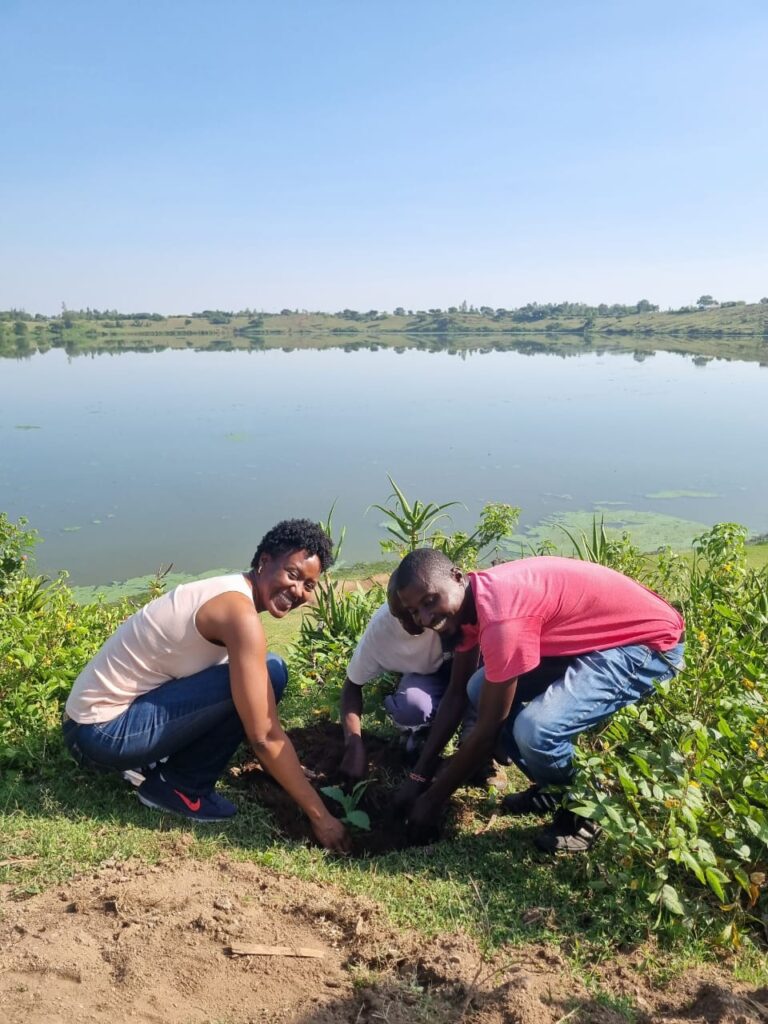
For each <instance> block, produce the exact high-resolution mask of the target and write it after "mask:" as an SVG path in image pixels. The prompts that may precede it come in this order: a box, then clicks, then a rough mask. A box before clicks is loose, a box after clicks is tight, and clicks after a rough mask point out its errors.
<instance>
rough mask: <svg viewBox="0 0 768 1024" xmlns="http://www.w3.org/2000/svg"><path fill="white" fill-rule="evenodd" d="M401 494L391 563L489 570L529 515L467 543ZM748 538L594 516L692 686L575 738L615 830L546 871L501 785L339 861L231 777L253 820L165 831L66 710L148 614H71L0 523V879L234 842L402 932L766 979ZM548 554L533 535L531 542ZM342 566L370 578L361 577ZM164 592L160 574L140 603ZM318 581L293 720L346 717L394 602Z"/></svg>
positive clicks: (294, 647) (760, 551)
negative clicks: (669, 617) (89, 751)
mask: <svg viewBox="0 0 768 1024" xmlns="http://www.w3.org/2000/svg"><path fill="white" fill-rule="evenodd" d="M393 488H394V493H393V494H392V495H391V496H390V498H389V499H388V503H387V504H386V505H385V506H377V507H378V508H379V509H381V511H382V512H383V513H384V514H385V516H386V517H387V524H388V526H387V529H388V533H389V539H388V540H387V541H385V542H384V543H383V545H382V548H383V554H384V555H385V556H387V557H389V558H399V557H400V556H401V555H402V553H403V552H404V551H405V550H407V549H409V548H411V547H413V546H421V545H423V544H431V545H433V546H438V547H440V548H442V549H443V550H445V551H446V552H447V553H449V554H450V555H451V557H452V558H454V560H458V561H459V563H460V564H462V565H464V566H470V565H475V564H481V563H483V562H487V561H488V559H489V558H492V557H494V555H495V553H496V552H497V549H498V543H499V541H500V539H501V538H503V537H506V536H510V535H511V534H512V532H513V530H514V528H515V525H516V521H517V518H518V516H519V509H516V508H512V507H511V506H508V505H488V506H486V508H485V509H484V510H483V514H482V517H481V520H480V522H479V524H478V526H477V528H476V529H475V531H474V532H473V533H471V534H466V533H449V532H446V530H447V523H449V520H448V517H447V515H446V513H445V509H446V508H448V506H436V505H433V504H422V503H420V502H413V503H412V504H408V503H407V502H406V501H405V497H404V495H402V493H401V492H400V491H399V490H398V489H397V488H396V487H395V485H394V484H393ZM746 532H747V531H746V530H745V529H743V528H742V527H739V526H737V525H735V524H727V523H726V524H720V525H718V526H715V527H712V528H711V529H709V530H706V531H705V532H704V533H702V534H701V535H700V536H699V537H698V538H697V539H696V540H695V541H694V543H693V545H692V547H691V548H690V549H689V550H688V551H687V552H685V553H680V552H677V553H676V552H674V551H672V550H671V549H669V548H667V549H663V550H661V551H658V552H655V553H647V552H646V553H644V552H642V551H641V550H640V549H639V548H638V547H636V546H635V545H634V544H633V543H632V540H631V537H630V536H629V534H627V533H626V532H624V533H621V534H617V533H609V532H607V531H606V530H605V529H604V528H603V527H602V525H601V524H600V523H599V521H598V520H596V519H594V520H593V523H592V528H591V531H581V532H580V533H579V532H574V533H573V534H572V536H571V538H570V539H571V541H572V544H573V555H574V557H581V558H586V559H589V560H592V561H599V562H600V563H601V564H606V565H611V566H613V567H614V568H617V569H619V570H621V571H623V572H625V573H626V574H627V575H630V576H633V577H635V578H637V579H639V580H640V581H641V582H643V583H645V584H647V585H648V586H651V587H653V589H655V590H657V591H659V592H660V593H662V594H663V595H664V596H665V597H667V598H668V599H669V600H672V601H674V602H676V603H677V604H678V605H679V607H681V609H682V611H683V613H684V615H685V618H686V624H687V647H686V668H685V670H684V672H683V674H682V675H681V676H680V678H679V679H678V680H677V681H676V682H675V683H672V684H669V683H666V684H663V685H662V686H660V687H659V692H658V693H657V695H656V696H655V698H654V699H653V700H650V701H647V702H644V703H643V704H642V705H638V706H632V707H629V708H626V709H624V711H622V712H619V713H618V714H617V715H615V716H614V717H613V718H612V719H611V720H610V722H609V723H608V724H607V725H606V726H604V727H603V728H602V729H600V730H598V731H596V732H595V733H593V734H591V735H589V736H586V737H583V738H582V741H581V742H580V744H579V753H578V758H579V767H580V773H579V777H578V780H577V784H576V787H575V789H574V791H573V794H572V796H573V799H575V800H576V807H577V813H578V808H579V807H580V808H581V810H582V813H585V814H588V815H589V816H590V817H593V818H596V819H597V820H599V821H600V822H601V824H602V826H603V830H604V838H603V839H602V841H601V842H600V843H599V844H598V845H597V846H596V847H595V849H594V850H593V851H592V852H591V853H590V854H589V855H588V856H585V857H582V858H565V859H554V860H548V859H545V860H542V858H541V857H539V856H538V855H537V854H536V853H535V852H534V851H533V850H532V849H531V848H530V847H529V845H528V844H527V843H526V841H525V840H526V835H527V833H528V832H529V831H530V827H529V825H526V824H525V823H522V825H521V824H520V823H517V822H516V821H511V820H510V819H507V818H505V817H504V816H503V815H501V814H498V813H497V811H498V796H497V795H494V794H493V793H491V794H490V795H487V794H486V795H484V794H482V793H480V792H478V791H475V790H469V791H466V790H465V791H460V792H459V794H458V795H457V797H456V798H455V804H454V812H453V814H452V816H451V818H450V820H449V825H448V828H449V838H448V839H447V841H445V842H442V843H438V844H436V845H435V846H433V847H431V848H429V849H424V848H419V847H413V848H410V849H406V850H402V851H398V852H393V853H390V854H386V855H384V856H381V857H377V858H374V859H370V860H366V859H363V860H344V859H342V860H339V859H334V858H329V857H327V856H326V855H324V853H323V852H322V851H320V850H319V849H316V848H312V847H308V846H306V845H304V844H301V843H296V842H290V841H287V840H286V839H284V838H283V837H282V836H281V835H280V834H279V833H278V832H277V831H276V829H275V827H274V824H273V822H272V820H271V817H270V815H269V812H267V811H265V810H264V809H263V808H261V807H260V806H259V805H258V804H256V803H254V802H252V801H250V800H248V799H247V798H246V796H245V794H244V793H243V792H237V790H238V786H241V785H242V783H241V782H240V781H239V780H238V777H237V775H232V776H231V777H229V778H227V779H226V780H225V782H224V789H225V791H234V793H235V799H236V800H237V801H238V803H239V804H240V806H241V813H240V814H239V815H238V817H237V818H236V819H234V821H233V822H232V823H231V824H228V825H227V826H222V827H221V829H220V830H219V831H218V832H215V833H211V832H210V831H206V830H205V829H202V828H201V829H200V830H197V829H194V828H192V829H190V826H189V824H188V823H176V822H168V821H166V820H164V819H163V820H160V821H158V818H157V815H156V814H154V813H153V812H149V811H147V810H146V809H144V808H142V807H141V806H140V805H139V804H138V802H137V801H136V800H135V799H134V798H133V795H132V792H131V789H130V787H128V786H127V785H125V784H124V783H123V782H122V781H121V780H120V779H119V778H117V777H113V776H110V775H105V776H99V775H92V774H89V773H85V772H83V771H82V770H80V769H79V768H77V767H76V766H75V765H74V764H73V763H72V762H71V761H70V760H69V759H68V758H67V756H66V755H65V752H64V749H63V745H62V743H61V739H60V731H59V718H60V713H61V708H62V705H63V702H64V700H65V699H66V696H67V694H68V692H69V689H70V687H71V684H72V682H73V680H74V678H75V677H76V675H77V674H78V672H79V671H80V669H81V668H82V666H83V665H84V664H85V662H86V661H87V660H88V659H89V658H90V657H92V655H93V654H94V653H95V652H96V650H98V648H99V647H100V645H101V644H102V643H103V641H104V639H105V638H106V637H107V636H108V635H109V634H111V633H112V632H113V631H114V629H115V628H116V626H117V625H118V624H119V622H120V621H122V619H123V618H124V617H125V616H126V615H127V614H128V613H129V612H130V611H131V610H132V608H134V607H135V602H133V601H129V600H127V599H122V600H118V601H116V602H114V603H107V602H105V601H103V600H99V601H95V602H93V601H92V602H90V603H86V604H78V603H77V602H76V601H75V600H74V598H73V594H72V591H71V590H70V589H69V588H68V587H67V585H66V581H65V580H64V579H63V578H62V579H59V580H57V581H54V582H52V583H51V582H50V581H47V580H45V579H44V578H42V577H39V576H36V575H35V574H34V572H33V570H32V569H31V565H32V563H31V561H30V558H29V556H30V554H31V552H32V550H33V547H34V543H35V539H36V538H35V535H34V532H33V531H31V530H29V529H28V528H27V526H26V523H25V522H24V521H20V522H19V523H13V522H11V521H10V520H9V519H8V517H7V516H5V515H4V514H2V513H0V835H2V837H3V839H2V853H1V854H0V884H5V885H7V886H8V887H9V892H10V893H11V894H15V895H16V896H17V897H18V898H23V896H24V895H25V894H29V893H31V892H36V891H39V890H41V889H42V888H44V887H47V886H50V885H51V884H52V883H53V884H55V883H56V882H57V881H59V880H61V879H64V878H67V877H70V876H71V875H73V874H77V873H82V872H85V871H90V870H94V869H95V868H96V867H97V866H98V865H99V864H101V863H102V862H103V861H104V860H105V859H108V858H115V857H117V858H127V857H138V858H141V859H143V860H145V861H149V862H156V861H158V860H162V859H163V858H164V857H167V856H172V855H174V853H176V854H178V849H179V837H180V835H184V837H185V838H184V840H183V842H184V849H185V855H186V856H191V857H199V858H211V857H215V856H216V855H217V854H219V853H222V852H226V853H227V855H228V856H231V857H234V858H238V859H243V860H250V861H254V862H256V863H258V864H261V865H264V866H267V867H270V868H273V869H276V870H278V871H280V872H281V873H283V874H287V875H289V876H290V875H294V876H297V877H312V878H314V879H315V880H316V881H320V882H331V883H333V884H334V885H337V886H339V887H341V888H342V889H343V890H344V891H346V892H348V893H349V894H350V895H353V896H354V895H355V894H361V895H365V896H366V897H367V898H369V899H372V900H374V901H376V902H377V903H378V904H379V905H381V906H382V907H383V908H384V909H385V910H386V911H387V913H388V914H389V915H390V917H391V919H392V920H393V921H394V923H396V924H398V925H400V926H402V927H407V928H415V929H418V930H421V931H422V932H423V933H425V934H436V933H437V932H440V931H446V930H449V931H450V930H453V929H455V928H456V927H457V925H458V924H459V923H460V925H461V927H464V928H466V929H468V930H469V931H470V932H471V933H473V934H475V935H476V936H478V937H480V938H481V939H482V941H483V942H484V944H485V945H486V946H487V949H488V950H489V951H490V950H493V949H496V948H498V947H499V946H501V945H503V944H507V943H530V942H546V943H553V944H557V945H558V946H559V948H560V949H561V950H562V951H563V952H564V954H565V955H566V956H567V957H568V958H569V959H570V961H571V962H572V963H573V964H581V965H582V966H585V965H588V964H595V963H598V962H599V961H600V960H601V959H603V958H604V957H606V956H612V955H613V954H614V953H615V952H616V950H617V949H619V948H627V947H629V948H632V949H635V950H637V951H638V954H639V956H640V958H641V960H642V961H643V962H644V964H645V967H646V969H647V970H648V971H649V972H651V973H654V972H656V973H657V974H658V973H677V972H680V971H683V970H685V969H686V968H688V967H689V966H690V965H691V964H692V963H702V962H706V961H711V960H713V959H717V960H720V961H721V962H722V961H723V958H724V957H726V958H727V962H728V964H729V965H730V968H731V969H732V971H733V972H734V974H735V975H736V976H738V977H740V978H743V979H745V980H747V979H748V980H755V981H759V982H760V983H763V984H765V983H766V982H768V972H767V969H766V964H765V956H764V949H765V941H766V932H765V922H766V920H767V919H768V918H766V911H768V757H766V752H767V751H768V564H766V562H767V561H768V543H766V538H761V539H760V543H759V544H757V545H754V546H748V545H747V544H746V542H745V541H746ZM548 550H551V548H549V547H548V546H547V543H546V542H542V544H541V548H540V552H541V553H544V552H546V551H548ZM536 553H538V552H536ZM389 564H390V563H389V562H384V563H379V564H378V565H377V566H376V567H375V568H376V569H377V570H379V569H383V570H384V571H386V569H387V568H388V566H389ZM344 575H347V577H350V576H351V577H352V579H354V578H356V577H358V578H359V577H360V576H367V575H369V573H368V567H360V566H358V567H354V568H353V569H349V570H347V573H346V574H344ZM169 582H171V581H163V580H162V579H158V580H156V581H154V583H153V584H152V586H151V587H150V588H149V594H148V595H147V596H152V595H154V594H157V593H160V592H162V590H163V589H164V587H165V586H166V585H167V584H168V583H169ZM318 590H319V592H318V600H317V605H316V607H314V608H311V609H309V610H307V611H306V612H305V613H304V614H302V615H296V616H294V618H293V619H292V621H290V622H289V621H286V622H273V621H272V620H269V621H268V622H266V623H265V626H267V628H268V632H269V638H270V642H271V643H272V644H274V645H275V646H276V647H278V648H279V649H282V650H283V651H285V652H286V653H287V654H288V657H289V659H290V673H291V679H292V682H291V686H290V687H289V691H288V694H287V696H286V700H285V701H284V703H283V705H281V717H282V718H283V721H284V724H285V725H286V727H287V728H291V727H296V726H303V727H305V728H306V727H311V726H312V723H314V722H317V721H318V720H320V721H323V720H327V719H329V718H330V719H331V720H338V706H339V693H340V690H341V687H342V685H343V681H344V676H345V670H346V665H347V663H348V659H349V656H350V654H351V652H352V650H353V648H354V645H355V643H356V640H357V637H358V636H359V634H360V631H361V630H362V628H363V626H364V624H365V622H366V621H367V618H368V617H369V616H370V614H372V612H373V610H374V609H375V608H376V607H378V605H379V604H380V603H381V601H382V600H383V595H384V591H383V589H382V588H381V586H380V585H376V584H375V583H374V585H373V586H371V587H369V588H367V589H366V588H363V587H359V586H355V585H354V584H353V583H352V584H350V582H349V579H347V581H346V582H345V581H342V580H339V579H334V578H333V577H331V578H328V579H326V580H325V581H324V582H323V584H322V585H321V587H320V588H318ZM391 685H392V681H391V680H389V679H387V678H386V677H383V678H382V679H380V680H378V681H377V682H375V683H373V684H371V686H370V687H366V694H365V711H366V716H367V719H366V720H367V723H370V728H371V730H372V731H374V732H379V733H380V734H381V735H391V731H390V727H389V726H388V725H387V723H386V722H385V721H384V717H383V714H382V712H381V700H382V696H383V693H384V692H386V689H387V687H388V686H391ZM520 781H521V780H520V779H518V780H517V782H520ZM530 824H531V825H532V824H533V822H532V823H530ZM414 881H417V882H418V884H415V885H414V884H413V883H414ZM531 907H536V908H539V909H541V910H542V913H541V914H538V915H537V917H536V919H535V920H531V919H530V918H528V917H526V914H527V912H528V911H530V908H531Z"/></svg>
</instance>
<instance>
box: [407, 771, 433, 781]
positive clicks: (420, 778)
mask: <svg viewBox="0 0 768 1024" xmlns="http://www.w3.org/2000/svg"><path fill="white" fill-rule="evenodd" d="M408 778H409V779H410V780H411V782H424V783H430V782H431V781H432V780H431V779H427V778H425V776H423V775H419V774H418V772H408Z"/></svg>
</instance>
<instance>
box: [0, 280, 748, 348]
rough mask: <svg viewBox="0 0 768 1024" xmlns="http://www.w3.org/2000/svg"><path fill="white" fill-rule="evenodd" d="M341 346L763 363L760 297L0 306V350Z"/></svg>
mask: <svg viewBox="0 0 768 1024" xmlns="http://www.w3.org/2000/svg"><path fill="white" fill-rule="evenodd" d="M331 347H343V348H345V349H348V350H354V349H356V348H379V347H381V348H395V349H398V350H399V349H405V348H420V349H425V350H428V351H449V352H464V351H476V350H480V351H484V350H486V349H487V350H494V349H497V350H498V349H501V350H507V349H509V350H514V351H521V352H530V353H536V352H552V353H556V354H561V355H567V354H578V353H581V352H585V351H596V352H603V351H629V352H632V353H634V354H635V356H636V358H638V359H643V358H646V357H647V356H649V355H650V354H652V353H653V352H655V351H657V350H665V351H671V352H680V353H681V354H686V355H691V356H693V357H694V358H697V359H701V360H704V361H706V360H708V359H715V358H717V359H743V360H751V361H757V362H761V363H764V362H766V361H768V298H763V299H761V300H760V302H757V303H746V302H741V301H733V302H721V303H716V302H715V301H714V300H713V299H712V298H711V296H706V295H705V296H701V297H700V299H699V301H698V303H697V304H696V305H693V306H684V307H682V308H680V309H676V310H673V309H669V310H664V311H662V310H659V309H658V307H657V306H654V305H653V304H652V303H650V302H648V301H647V300H645V299H643V300H641V301H639V302H638V303H636V304H635V305H633V306H627V305H618V304H613V305H608V304H600V305H598V306H590V305H586V304H585V303H571V302H563V303H545V304H540V303H529V304H528V305H526V306H522V307H519V308H516V309H503V308H496V309H492V308H491V307H489V306H479V307H476V306H468V305H467V303H466V302H464V303H462V304H461V305H459V306H450V307H448V309H436V308H432V309H428V310H406V309H404V308H402V307H398V308H397V309H395V310H394V311H393V312H391V313H390V312H384V311H380V310H368V311H367V312H360V311H358V310H353V309H344V310H340V311H338V312H336V313H322V312H310V311H307V310H298V309H294V310H290V309H284V310H282V311H281V312H279V313H266V312H260V311H256V310H252V309H245V310H240V311H237V312H233V311H226V310H204V311H203V312H197V313H190V314H186V315H178V316H162V315H160V314H158V313H146V312H140V313H119V312H118V311H116V310H106V311H100V310H95V309H86V310H77V311H75V310H64V311H63V312H62V313H61V314H60V315H59V316H55V317H46V316H43V315H41V314H35V315H32V314H29V313H26V312H24V311H22V310H14V309H11V310H5V311H0V357H7V358H23V357H25V356H30V355H32V354H34V353H35V352H46V351H48V350H49V349H51V348H62V349H64V350H65V351H66V352H67V353H68V354H69V355H77V354H79V353H83V354H84V353H91V352H145V351H162V350H164V349H168V348H175V349H193V350H195V351H198V350H201V351H210V350H214V351H215V350H225V351H226V350H233V349H234V350H237V349H240V350H254V349H255V350H261V349H275V348H283V349H302V348H331Z"/></svg>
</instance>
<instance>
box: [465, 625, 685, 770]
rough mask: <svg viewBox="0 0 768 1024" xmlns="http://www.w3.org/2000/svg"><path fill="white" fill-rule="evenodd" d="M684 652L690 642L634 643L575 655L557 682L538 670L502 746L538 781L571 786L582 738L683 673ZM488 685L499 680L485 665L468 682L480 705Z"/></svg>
mask: <svg viewBox="0 0 768 1024" xmlns="http://www.w3.org/2000/svg"><path fill="white" fill-rule="evenodd" d="M684 650H685V647H684V644H678V645H677V647H673V648H672V650H669V651H664V652H663V653H660V652H659V651H653V650H651V648H650V647H647V646H646V645H645V644H632V645H629V646H627V647H614V648H611V649H610V650H607V651H593V652H592V653H590V654H582V655H579V656H578V657H575V658H571V659H569V660H568V662H567V667H566V668H565V671H564V672H563V674H562V675H561V676H560V678H558V679H556V680H554V681H552V680H550V681H549V682H547V680H546V676H540V677H537V676H536V673H535V671H534V672H533V673H528V676H521V677H520V680H519V681H518V689H517V692H516V693H515V698H514V701H513V704H512V708H511V710H510V712H509V715H508V717H507V719H506V721H505V722H504V725H503V727H502V730H501V735H500V737H499V744H498V747H499V748H500V750H501V752H503V753H504V754H506V755H507V757H508V758H509V760H510V761H512V762H513V763H514V764H516V765H517V767H518V768H520V770H521V771H522V772H524V773H525V774H526V775H527V776H528V778H529V779H531V780H532V781H533V782H536V783H538V784H539V785H541V786H546V785H566V784H567V783H569V782H570V781H571V779H572V778H573V744H574V742H575V740H576V737H577V736H579V735H580V734H581V733H582V732H585V731H586V730H587V729H591V728H593V727H594V726H597V725H600V723H601V722H604V721H605V720H606V719H607V718H610V716H611V715H612V714H614V712H616V711H618V710H619V708H623V707H626V706H627V705H628V704H634V703H636V702H637V701H639V700H641V699H642V698H643V697H646V696H648V695H649V694H651V693H653V692H654V688H655V684H656V683H660V682H663V681H665V680H668V679H672V678H673V677H674V676H675V675H677V673H678V672H679V671H680V669H681V668H682V667H683V654H684ZM484 685H487V686H493V685H494V684H493V683H486V679H485V672H484V670H483V669H480V670H479V671H477V672H476V673H475V674H474V675H473V676H472V678H471V679H470V681H469V684H468V686H467V694H468V696H469V699H470V701H471V702H472V704H473V705H474V706H475V707H477V706H478V704H479V701H480V692H481V690H482V688H483V686H484Z"/></svg>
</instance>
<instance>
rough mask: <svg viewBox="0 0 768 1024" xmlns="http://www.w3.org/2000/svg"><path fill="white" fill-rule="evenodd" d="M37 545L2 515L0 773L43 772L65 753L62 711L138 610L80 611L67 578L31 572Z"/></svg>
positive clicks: (20, 523) (105, 608) (91, 608)
mask: <svg viewBox="0 0 768 1024" xmlns="http://www.w3.org/2000/svg"><path fill="white" fill-rule="evenodd" d="M35 541H36V535H35V533H34V531H32V530H27V529H26V521H25V520H23V519H20V520H19V521H18V523H12V522H10V520H9V519H8V517H7V516H5V515H4V514H0V768H9V767H15V768H34V769H35V770H36V771H40V767H41V765H42V764H44V762H45V760H46V755H47V754H49V751H48V746H49V740H50V737H51V736H53V737H54V749H55V750H58V749H59V748H60V744H59V739H58V723H59V717H60V715H61V708H62V705H63V702H64V700H65V699H66V697H67V695H68V693H69V690H70V688H71V686H72V683H73V682H74V680H75V678H76V677H77V675H78V673H79V672H80V670H81V669H82V667H83V665H85V663H86V662H87V661H88V660H89V659H90V658H91V657H92V656H93V655H94V654H95V652H96V651H97V650H98V649H99V647H100V646H101V645H102V643H103V642H104V640H105V639H106V638H107V636H109V635H110V633H112V632H113V631H114V630H115V628H116V627H117V626H118V625H119V623H120V621H121V620H122V619H123V618H124V617H125V615H126V614H127V613H128V612H129V611H130V610H131V609H130V607H129V606H128V605H127V604H121V605H118V606H107V605H102V604H95V605H87V606H84V607H80V606H78V605H77V604H76V603H75V602H74V600H73V599H72V595H71V593H70V591H69V589H68V588H67V586H66V585H65V582H64V577H60V578H59V579H57V580H55V581H54V582H53V583H50V582H49V581H47V580H46V579H45V578H44V577H42V576H33V575H29V573H28V565H29V563H28V561H27V557H28V555H29V554H30V553H31V551H32V549H33V547H34V544H35Z"/></svg>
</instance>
